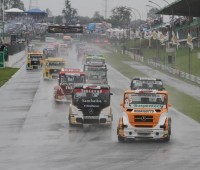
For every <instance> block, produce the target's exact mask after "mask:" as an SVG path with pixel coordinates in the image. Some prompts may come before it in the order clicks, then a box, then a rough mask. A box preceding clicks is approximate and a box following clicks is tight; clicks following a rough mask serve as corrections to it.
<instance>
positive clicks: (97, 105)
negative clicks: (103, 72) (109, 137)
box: [68, 84, 113, 125]
mask: <svg viewBox="0 0 200 170" xmlns="http://www.w3.org/2000/svg"><path fill="white" fill-rule="evenodd" d="M111 95H112V93H110V86H109V85H107V84H105V85H94V84H83V85H76V86H75V87H74V89H73V92H72V103H71V104H70V107H69V117H68V119H69V124H70V125H83V124H98V125H111V124H112V120H113V115H112V108H111V106H110V96H111Z"/></svg>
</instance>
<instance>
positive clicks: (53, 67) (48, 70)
mask: <svg viewBox="0 0 200 170" xmlns="http://www.w3.org/2000/svg"><path fill="white" fill-rule="evenodd" d="M64 67H65V60H64V59H63V58H57V57H56V58H48V59H45V60H44V67H43V78H44V79H49V80H50V79H56V78H58V73H59V72H60V70H61V68H64Z"/></svg>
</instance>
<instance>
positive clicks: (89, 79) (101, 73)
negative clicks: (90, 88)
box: [83, 63, 108, 84]
mask: <svg viewBox="0 0 200 170" xmlns="http://www.w3.org/2000/svg"><path fill="white" fill-rule="evenodd" d="M83 71H84V72H85V74H86V78H85V81H86V83H88V84H108V78H107V71H108V69H107V65H106V64H94V63H93V64H84V66H83Z"/></svg>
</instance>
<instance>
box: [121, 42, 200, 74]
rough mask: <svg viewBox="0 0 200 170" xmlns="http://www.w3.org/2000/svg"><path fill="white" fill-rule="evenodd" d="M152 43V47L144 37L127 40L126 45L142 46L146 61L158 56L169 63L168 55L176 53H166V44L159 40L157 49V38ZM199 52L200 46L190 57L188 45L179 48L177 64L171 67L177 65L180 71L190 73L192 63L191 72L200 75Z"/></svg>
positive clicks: (161, 60)
mask: <svg viewBox="0 0 200 170" xmlns="http://www.w3.org/2000/svg"><path fill="white" fill-rule="evenodd" d="M151 44H152V48H149V47H148V45H149V43H148V40H145V39H143V40H141V42H140V40H138V39H137V40H131V41H127V42H126V43H125V46H126V48H127V49H129V48H139V47H141V50H142V53H143V56H144V59H145V61H147V59H149V58H152V57H156V56H158V60H160V62H161V64H167V63H166V61H167V56H169V55H174V54H170V53H166V50H165V46H161V45H160V43H159V42H158V47H159V48H158V49H157V42H156V40H152V41H151ZM121 46H122V45H121ZM174 47H175V46H174ZM121 48H122V47H121ZM175 48H176V47H175ZM198 53H200V48H194V49H193V50H191V51H190V57H189V48H188V47H185V48H178V49H177V50H176V63H175V65H171V67H176V68H178V69H179V70H180V71H184V72H186V73H189V63H190V74H192V75H195V76H199V77H200V67H199V66H200V59H198V57H197V54H198ZM189 59H190V61H189ZM169 66H170V65H169Z"/></svg>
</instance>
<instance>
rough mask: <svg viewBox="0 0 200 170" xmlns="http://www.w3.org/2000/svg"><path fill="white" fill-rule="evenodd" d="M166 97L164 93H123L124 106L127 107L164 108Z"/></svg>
mask: <svg viewBox="0 0 200 170" xmlns="http://www.w3.org/2000/svg"><path fill="white" fill-rule="evenodd" d="M166 98H167V97H166V94H155V93H141V94H140V93H134V94H125V100H124V106H125V107H127V108H166Z"/></svg>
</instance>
